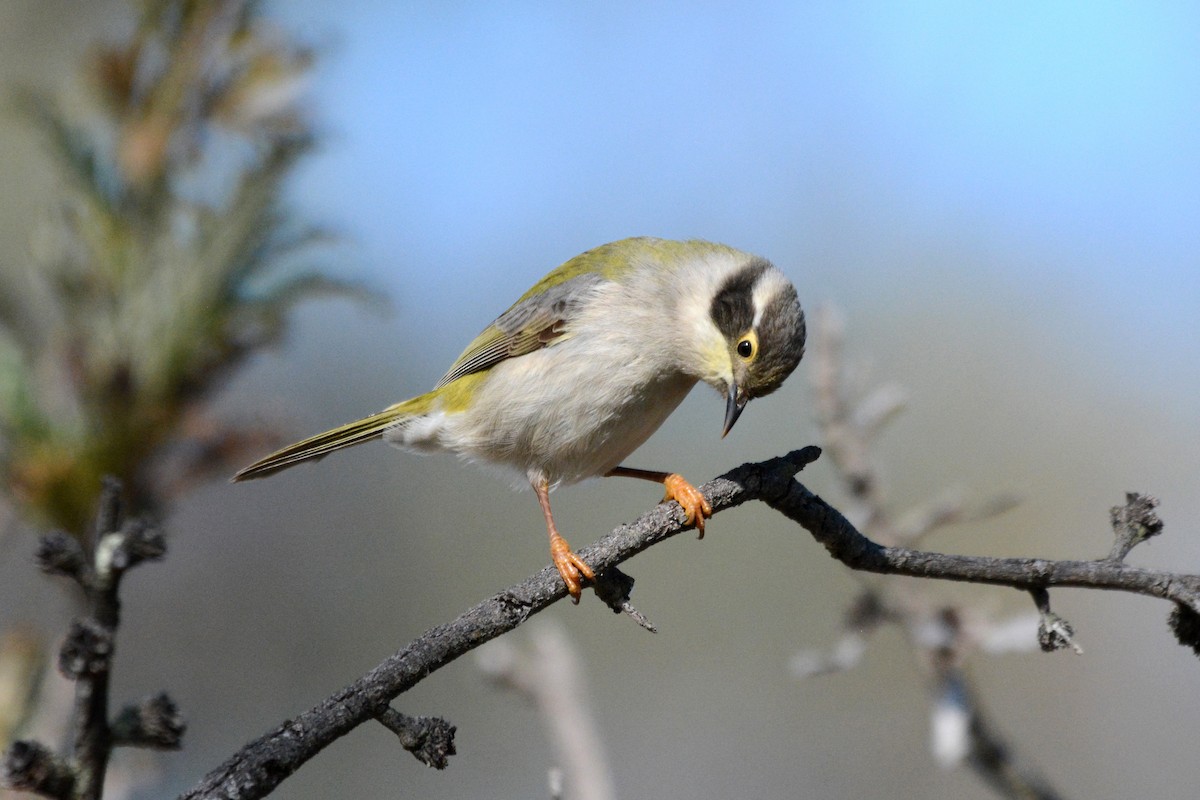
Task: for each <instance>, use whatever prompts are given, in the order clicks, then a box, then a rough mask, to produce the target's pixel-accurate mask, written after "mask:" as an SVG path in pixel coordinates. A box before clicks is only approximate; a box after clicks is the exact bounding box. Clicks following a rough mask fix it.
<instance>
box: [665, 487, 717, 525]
mask: <svg viewBox="0 0 1200 800" xmlns="http://www.w3.org/2000/svg"><path fill="white" fill-rule="evenodd" d="M663 485H664V486H665V487H666V488H667V495H666V497H665V498H663V502H668V501H670V500H674V501H675V502H676V503H679V506H680V507H681V508H682V509H683V516H684V521H685V522H686V523H687V524H688V525H695V526H696V533H697V534H698V535H697V536H696V538H697V539H703V538H704V521H705V520H706V519H708V518H709V517H711V516H712V504H711V503H709V502H708V498H706V497H705V496H704V494H703V493H702V492H701V491H700V490H699V489H697V488H696V487H695V486H692V484H690V483H688V481H687V479H686V478H684V477H683V476H682V475H676V474H675V473H671V474H670V475H668V476H667V477H666V478H664V479H663Z"/></svg>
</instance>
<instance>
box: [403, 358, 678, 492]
mask: <svg viewBox="0 0 1200 800" xmlns="http://www.w3.org/2000/svg"><path fill="white" fill-rule="evenodd" d="M578 341H579V340H567V341H564V342H562V343H560V344H557V345H555V346H553V347H548V348H546V349H544V350H539V351H537V352H534V353H530V354H528V355H525V356H522V357H520V358H515V359H512V360H510V361H504V362H501V363H500V364H497V365H496V366H495V367H493V368H492V370H491V371H490V374H489V376H488V379H487V380H486V381H485V382H484V383H482V384H481V385H480V386H479V388H478V389H477V392H476V396H475V397H474V398H473V401H472V403H471V408H470V409H469V410H467V411H464V412H461V413H445V412H435V413H434V414H431V415H429V416H428V417H426V418H425V419H424V420H420V421H414V423H413V424H412V425H411V426H408V428H407V430H406V431H405V432H404V433H403V434H401V435H400V436H391V437H388V438H389V440H391V441H392V442H393V443H394V444H399V445H401V446H407V447H412V448H416V449H421V450H430V449H434V450H449V451H451V452H456V453H458V454H460V455H462V456H465V457H467V458H469V459H472V460H478V461H484V462H488V463H493V464H500V465H504V466H509V467H513V468H515V469H517V470H519V471H520V472H522V473H523V474H524V475H526V476H527V477H528V478H529V479H530V480H538V479H541V478H544V479H546V480H547V481H549V482H550V483H551V484H558V483H574V482H577V481H580V480H583V479H585V478H591V477H596V476H600V475H603V474H604V473H606V472H608V471H609V470H610V469H612V468H613V467H615V466H617V465H618V464H620V463H621V462H622V461H623V460H624V459H625V458H626V457H627V456H628V455H629V454H630V453H632V452H633V451H634V450H635V449H637V448H638V447H639V446H640V445H641V444H642V443H643V442H644V441H646V439H648V438H649V437H650V435H651V434H653V433H654V431H656V430H658V428H659V426H660V425H662V423H663V421H664V420H666V418H667V417H668V416H670V414H671V412H672V411H674V410H675V409H676V408H677V407H678V406H679V404H680V403H681V402H682V401H683V398H684V397H686V396H687V393H688V392H689V391H691V389H692V387H693V386H695V384H696V379H695V378H694V377H691V376H688V375H685V374H683V373H680V372H675V371H670V372H668V373H666V374H663V373H662V372H661V371H660V370H657V369H653V368H652V365H651V364H650V363H649V361H650V359H646V360H645V361H644V362H643V361H642V360H641V359H639V358H638V357H637V356H634V357H631V358H624V359H621V358H619V357H618V358H612V357H610V358H607V359H605V358H598V357H596V355H595V354H594V353H590V352H587V350H588V349H589V348H586V347H583V346H580V345H579V344H578ZM608 349H609V350H613V349H614V348H608ZM615 349H616V350H621V349H622V348H615ZM397 433H400V432H399V431H397Z"/></svg>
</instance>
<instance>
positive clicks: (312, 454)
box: [233, 392, 433, 481]
mask: <svg viewBox="0 0 1200 800" xmlns="http://www.w3.org/2000/svg"><path fill="white" fill-rule="evenodd" d="M432 402H433V393H432V392H430V393H428V394H423V395H421V396H419V397H414V398H412V399H411V400H405V401H404V402H402V403H396V404H395V405H393V406H389V407H388V408H385V409H384V410H383V411H380V412H379V413H378V414H372V415H371V416H369V417H367V418H365V419H360V420H357V421H355V422H350V423H348V424H346V425H341V426H339V427H337V428H334V429H333V430H329V431H325V432H324V433H318V434H317V435H316V436H310V437H308V438H307V439H305V440H303V441H300V442H296V443H295V444H290V445H288V446H287V447H285V448H283V449H282V450H277V451H276V452H274V453H271V454H270V455H269V456H265V457H264V458H260V459H259V460H258V461H255V462H254V463H253V464H251V465H250V466H248V467H245V468H244V469H241V470H239V471H238V472H237V474H236V475H234V476H233V480H235V481H245V480H250V479H252V478H265V477H266V476H268V475H272V474H274V473H276V472H279V471H280V470H283V469H287V468H288V467H290V466H293V465H294V464H299V463H300V462H301V461H309V460H315V459H319V458H323V457H325V456H327V455H329V454H330V453H332V452H333V451H334V450H341V449H342V448H344V447H351V446H353V445H356V444H362V443H363V442H369V441H370V440H372V439H377V438H379V437H380V436H382V435H383V432H384V431H385V430H387V429H388V428H390V427H392V426H393V425H401V424H404V420H405V419H408V418H410V417H414V416H418V415H420V414H424V413H427V412H428V411H429V407H430V406H431V405H432Z"/></svg>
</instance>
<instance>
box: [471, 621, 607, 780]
mask: <svg viewBox="0 0 1200 800" xmlns="http://www.w3.org/2000/svg"><path fill="white" fill-rule="evenodd" d="M510 642H511V639H506V640H504V641H497V642H492V643H491V644H489V645H488V646H487V647H486V648H483V649H482V650H480V652H479V664H480V668H481V669H482V670H483V671H484V674H485V675H487V676H488V677H489V678H491V679H492V680H493V681H495V682H496V683H497V684H498V685H500V686H502V687H504V688H507V689H510V690H513V691H515V692H517V693H518V694H520V695H521V696H523V697H525V698H526V699H528V700H529V701H530V702H531V703H533V705H534V706H536V707H537V709H538V712H539V714H540V715H541V718H542V725H543V727H544V728H545V730H546V736H547V738H548V739H549V740H550V742H551V743H552V744H553V746H554V749H555V752H556V754H557V756H558V767H559V773H560V776H559V778H558V780H557V783H558V784H561V785H560V786H559V787H558V788H557V791H556V795H555V796H558V797H564V798H570V799H571V800H612V799H613V798H614V797H616V790H615V789H614V787H613V783H612V773H611V770H610V769H609V767H608V760H607V758H606V757H605V755H604V746H603V744H602V743H601V738H600V733H599V731H598V729H597V725H596V719H595V715H594V714H593V713H592V710H591V707H590V705H589V703H588V701H587V690H586V687H585V684H584V676H583V664H582V661H581V659H580V656H579V652H578V650H577V648H576V647H575V645H574V644H572V642H571V640H570V637H568V635H567V633H566V631H565V630H564V629H563V628H562V626H561V625H557V624H541V625H536V626H535V627H534V630H533V632H532V633H531V634H530V636H529V643H528V646H527V647H524V648H520V649H518V648H517V647H515V646H513V645H511V644H510ZM555 783H556V781H555V780H553V779H552V780H551V784H552V785H554V784H555Z"/></svg>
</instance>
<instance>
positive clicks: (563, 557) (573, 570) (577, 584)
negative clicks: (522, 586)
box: [550, 536, 596, 603]
mask: <svg viewBox="0 0 1200 800" xmlns="http://www.w3.org/2000/svg"><path fill="white" fill-rule="evenodd" d="M550 560H551V561H553V562H554V566H555V568H557V569H558V574H559V575H561V576H562V579H563V583H565V584H566V585H567V593H568V594H570V595H571V602H573V603H578V602H579V595H580V592H581V590H582V588H583V581H584V580H585V579H586V580H589V581H591V580H595V579H596V573H594V572H592V568H591V567H589V566H588V565H587V563H586V562H585V561H584V560H583V559H582V558H580V557H579V556H577V555H575V553H574V551H572V550H571V545H569V544H567V540H566V539H564V538H563V537H562V536H552V537H551V538H550Z"/></svg>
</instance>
